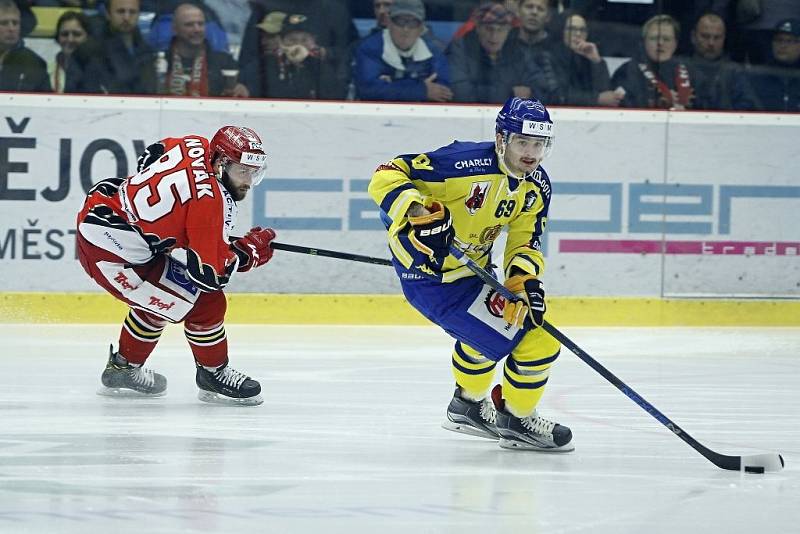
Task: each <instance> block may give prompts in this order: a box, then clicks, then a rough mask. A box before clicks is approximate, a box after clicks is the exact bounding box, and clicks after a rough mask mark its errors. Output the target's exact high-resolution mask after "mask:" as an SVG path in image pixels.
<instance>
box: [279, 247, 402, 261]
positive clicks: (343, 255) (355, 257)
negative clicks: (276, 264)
mask: <svg viewBox="0 0 800 534" xmlns="http://www.w3.org/2000/svg"><path fill="white" fill-rule="evenodd" d="M270 247H272V248H273V249H275V250H286V251H288V252H298V253H300V254H310V255H312V256H325V257H327V258H336V259H339V260H350V261H360V262H362V263H372V264H375V265H392V262H391V260H385V259H383V258H373V257H371V256H361V255H359V254H349V253H347V252H337V251H335V250H325V249H324V248H311V247H303V246H300V245H287V244H286V243H276V242H274V241H273V242H272V243H270Z"/></svg>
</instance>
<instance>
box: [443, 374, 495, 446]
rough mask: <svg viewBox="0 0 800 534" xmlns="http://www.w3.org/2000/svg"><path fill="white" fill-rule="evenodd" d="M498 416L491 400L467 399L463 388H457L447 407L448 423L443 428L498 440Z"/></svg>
mask: <svg viewBox="0 0 800 534" xmlns="http://www.w3.org/2000/svg"><path fill="white" fill-rule="evenodd" d="M496 415H497V411H496V410H495V408H494V405H493V404H492V401H491V400H490V399H488V398H486V399H483V400H481V401H471V400H468V399H465V398H463V397H462V396H461V388H460V387H456V391H455V393H453V399H452V400H451V401H450V404H449V405H448V406H447V421H445V422H444V423H442V428H444V429H446V430H452V431H453V432H460V433H462V434H469V435H471V436H479V437H481V438H489V439H498V437H499V435H498V434H497V427H496V426H495V417H496Z"/></svg>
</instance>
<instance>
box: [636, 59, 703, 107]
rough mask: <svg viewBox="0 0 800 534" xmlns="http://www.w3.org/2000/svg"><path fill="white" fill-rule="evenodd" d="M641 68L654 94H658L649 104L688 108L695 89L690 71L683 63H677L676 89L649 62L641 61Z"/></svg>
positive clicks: (674, 80)
mask: <svg viewBox="0 0 800 534" xmlns="http://www.w3.org/2000/svg"><path fill="white" fill-rule="evenodd" d="M639 70H641V71H642V74H643V75H644V78H645V79H646V80H647V81H648V82H650V85H651V86H652V87H653V89H654V91H653V92H652V93H651V94H652V95H658V97H657V98H656V97H655V96H654V97H652V98H650V100H649V102H648V104H649V107H651V108H664V109H671V108H676V107H680V108H688V107H690V105H691V101H692V99H693V98H694V89H693V88H692V81H691V80H690V79H689V71H688V70H687V68H686V65H684V64H683V63H677V64H676V65H675V72H674V78H673V82H674V84H675V90H674V91H673V90H671V89H670V88H669V86H668V85H667V84H666V83H664V82H663V81H662V80H661V79H659V78H658V77H657V76H656V75H655V73H654V72H653V70H652V69H651V68H650V65H649V64H648V63H639Z"/></svg>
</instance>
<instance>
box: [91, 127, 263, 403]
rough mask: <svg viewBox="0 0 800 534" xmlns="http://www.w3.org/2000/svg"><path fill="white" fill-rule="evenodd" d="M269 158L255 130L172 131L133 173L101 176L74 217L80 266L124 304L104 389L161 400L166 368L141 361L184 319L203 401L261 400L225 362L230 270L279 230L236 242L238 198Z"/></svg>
mask: <svg viewBox="0 0 800 534" xmlns="http://www.w3.org/2000/svg"><path fill="white" fill-rule="evenodd" d="M266 160H267V156H266V153H265V152H264V148H263V146H262V143H261V139H260V138H259V136H258V134H256V132H254V131H253V130H251V129H250V128H242V127H237V126H225V127H223V128H221V129H220V130H219V131H217V133H216V134H214V137H213V138H212V139H211V141H210V142H209V140H208V139H206V138H204V137H200V136H197V135H189V136H186V137H180V138H167V139H163V140H161V141H159V142H157V143H154V144H152V145H150V146H149V147H148V148H147V150H146V151H145V152H144V154H142V155H141V156H140V157H139V161H138V165H137V173H136V174H134V175H133V176H129V177H127V178H110V179H108V180H103V181H101V182H98V183H97V184H96V185H95V186H94V187H93V188H92V189H91V191H89V194H88V196H87V197H86V201H85V202H84V204H83V207H82V208H81V211H80V213H79V214H78V221H77V223H78V232H77V236H76V238H77V246H78V257H79V259H80V262H81V265H82V266H83V268H84V269H85V270H86V272H87V273H88V274H89V276H90V277H92V279H93V280H94V281H95V282H97V283H98V284H99V285H100V286H102V287H103V288H104V289H105V290H106V291H108V292H109V293H111V294H112V295H114V296H115V297H116V298H118V299H119V300H122V301H123V302H125V303H127V304H128V305H129V306H130V311H129V313H128V316H127V317H126V319H125V321H124V323H123V325H122V331H121V332H120V336H119V349H118V350H117V351H116V352H115V351H114V350H113V346H112V349H111V351H110V354H109V358H108V364H107V365H106V368H105V370H104V371H103V374H102V377H101V380H102V383H103V385H104V386H105V387H104V389H102V390H101V391H100V393H101V394H106V395H123V396H124V395H147V396H161V395H164V393H165V391H166V387H167V381H166V378H164V376H163V375H160V374H158V373H155V372H153V371H152V370H150V369H146V368H144V367H143V365H144V363H145V361H146V360H147V357H148V356H149V355H150V353H151V352H152V351H153V349H154V348H155V346H156V343H158V340H159V337H160V336H161V333H162V331H163V330H164V327H165V326H166V325H167V323H178V322H183V324H184V333H185V335H186V339H187V341H188V342H189V346H190V348H191V350H192V353H193V355H194V359H195V363H196V368H197V369H196V382H197V386H198V387H199V388H200V393H199V398H200V400H203V401H206V402H221V403H232V404H247V405H255V404H261V402H263V401H262V399H261V395H260V393H261V385H260V384H259V383H258V382H257V381H255V380H253V379H251V378H250V377H249V376H247V375H245V374H244V373H241V372H239V371H237V370H235V369H233V368H232V367H230V366H229V365H228V342H227V338H226V336H225V327H224V319H225V310H226V301H225V295H224V293H223V292H222V289H223V288H224V287H225V285H226V284H227V283H228V280H229V279H230V277H231V276H232V275H233V273H234V272H244V271H249V270H250V269H253V268H255V267H259V266H261V265H263V264H265V263H267V262H268V261H269V260H270V258H271V257H272V249H271V248H270V242H271V241H272V240H273V239H274V238H275V232H274V231H273V230H272V229H270V228H266V229H262V228H259V227H256V228H253V229H251V230H250V231H249V232H247V234H246V235H245V236H244V237H241V238H238V239H232V238H231V237H230V232H231V230H232V228H233V226H234V225H235V222H236V212H237V205H236V202H237V201H239V200H242V199H244V198H245V196H246V195H247V192H248V191H249V190H250V188H251V187H254V186H255V185H257V184H258V183H259V182H260V181H261V179H262V178H263V177H264V173H265V171H266Z"/></svg>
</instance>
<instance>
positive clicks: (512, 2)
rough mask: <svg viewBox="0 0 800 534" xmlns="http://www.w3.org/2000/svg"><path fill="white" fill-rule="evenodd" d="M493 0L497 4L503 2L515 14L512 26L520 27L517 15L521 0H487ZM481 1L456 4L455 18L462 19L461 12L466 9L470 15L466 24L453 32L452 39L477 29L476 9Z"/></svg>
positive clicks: (459, 37)
mask: <svg viewBox="0 0 800 534" xmlns="http://www.w3.org/2000/svg"><path fill="white" fill-rule="evenodd" d="M485 1H491V2H494V3H497V4H503V7H505V8H506V9H507V10H509V11H511V13H513V14H514V20H513V22H512V23H511V25H512V27H515V28H517V27H519V17H518V16H517V8H518V7H519V6H518V3H517V2H518V1H519V0H485ZM480 4H481V3H480V2H478V1H476V2H475V3H474V4H472V3H463V4H461V5H458V6H454V8H453V9H454V13H453V18H454V20H461V19H462V18H464V17H463V16H461V13H462V12H463V10H464V9H467V8H468V9H469V11H467V13H468V16H467V17H466V19H467V20H465V21H464V24H462V25H461V26H459V27H458V29H457V30H456V31H455V32H454V33H453V36H452V40H456V39H461V38H462V37H464V36H465V35H467V34H468V33H470V32H471V31H473V30H475V11H476V10H477V9H478V8H479V7H480Z"/></svg>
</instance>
